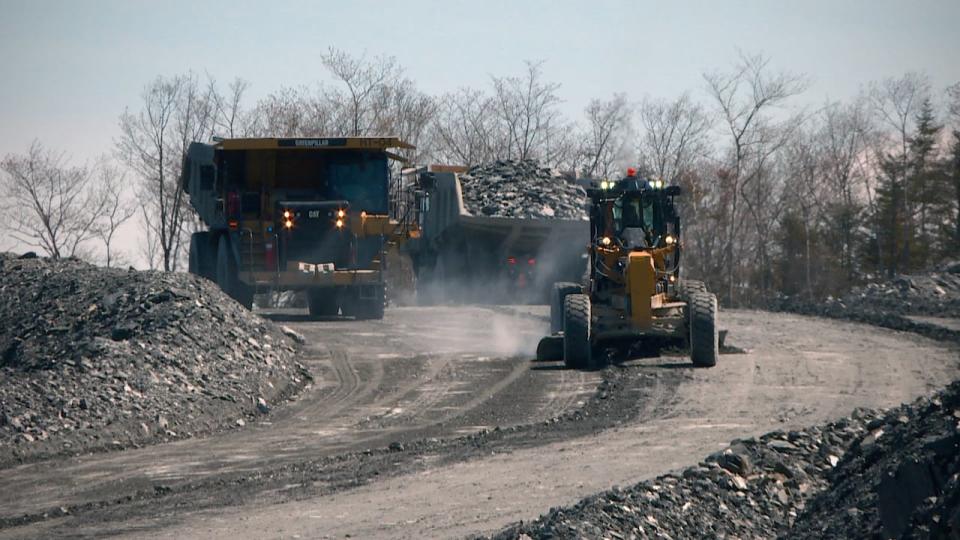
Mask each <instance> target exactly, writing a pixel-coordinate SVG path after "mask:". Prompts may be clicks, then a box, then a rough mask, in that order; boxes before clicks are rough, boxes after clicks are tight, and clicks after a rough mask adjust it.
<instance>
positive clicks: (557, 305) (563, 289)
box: [550, 281, 581, 334]
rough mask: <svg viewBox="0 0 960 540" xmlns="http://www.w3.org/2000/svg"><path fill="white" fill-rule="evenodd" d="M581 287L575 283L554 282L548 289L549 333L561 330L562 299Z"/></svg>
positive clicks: (576, 291)
mask: <svg viewBox="0 0 960 540" xmlns="http://www.w3.org/2000/svg"><path fill="white" fill-rule="evenodd" d="M580 291H581V287H580V286H579V285H577V284H576V283H569V282H565V281H564V282H560V283H554V284H553V288H552V289H551V290H550V333H551V334H554V333H557V332H559V331H561V330H563V300H564V299H565V298H566V297H567V295H570V294H575V293H579V292H580Z"/></svg>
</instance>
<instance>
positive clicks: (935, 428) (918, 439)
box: [786, 382, 960, 538]
mask: <svg viewBox="0 0 960 540" xmlns="http://www.w3.org/2000/svg"><path fill="white" fill-rule="evenodd" d="M867 431H868V432H867V434H866V435H865V436H863V437H861V438H859V439H857V440H856V441H855V442H854V444H853V445H852V446H851V447H850V449H849V450H848V451H847V452H846V454H845V455H844V457H843V459H842V460H841V461H840V463H839V464H838V465H837V467H836V468H835V469H834V470H832V471H831V472H830V474H829V475H828V478H829V481H830V489H829V490H826V491H824V492H822V493H820V494H819V495H817V496H816V497H814V498H813V499H812V500H811V501H810V503H809V504H808V505H807V509H806V511H805V512H804V513H803V514H801V516H800V518H799V519H798V520H797V522H796V524H795V525H794V527H793V529H792V530H791V531H790V534H789V535H786V536H789V537H790V538H957V537H960V382H955V383H953V384H952V385H950V386H949V387H947V388H946V389H945V390H944V391H942V392H940V393H938V394H937V395H935V396H933V397H929V398H923V399H920V400H917V401H916V402H914V403H912V404H910V405H903V406H900V407H898V408H895V409H892V410H890V411H888V412H886V413H885V414H884V415H883V416H882V417H880V418H877V419H875V420H873V421H871V422H870V423H869V424H867Z"/></svg>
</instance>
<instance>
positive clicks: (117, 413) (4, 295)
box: [0, 253, 309, 466]
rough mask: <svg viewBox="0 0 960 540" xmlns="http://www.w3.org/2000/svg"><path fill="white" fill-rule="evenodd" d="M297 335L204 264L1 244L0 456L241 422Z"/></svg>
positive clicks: (288, 371)
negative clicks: (161, 263) (45, 254)
mask: <svg viewBox="0 0 960 540" xmlns="http://www.w3.org/2000/svg"><path fill="white" fill-rule="evenodd" d="M294 346H295V343H294V338H293V337H292V336H285V335H284V331H282V330H281V329H278V328H277V327H275V326H274V325H273V324H272V323H269V322H267V321H264V320H263V319H261V318H260V317H257V316H256V315H254V314H253V313H251V312H249V311H247V310H245V309H244V308H242V307H241V306H240V305H239V304H237V303H236V302H234V301H233V300H231V299H230V298H229V297H227V296H225V295H224V294H223V293H222V292H221V291H220V289H219V288H218V287H217V286H216V285H214V284H213V283H210V282H209V281H206V280H204V279H201V278H198V277H196V276H192V275H189V274H181V273H161V272H138V271H135V270H132V269H131V270H119V269H105V268H100V267H96V266H92V265H90V264H87V263H84V262H81V261H78V260H74V259H66V260H48V259H44V258H36V257H25V256H24V257H17V256H15V255H12V254H8V253H3V254H0V466H5V465H9V464H11V463H16V462H19V461H24V460H31V459H38V458H43V457H48V456H53V455H62V454H76V453H82V452H88V451H98V450H109V449H114V448H124V447H129V446H137V445H143V444H149V443H153V442H158V441H162V440H170V439H178V438H183V437H190V436H194V435H198V434H204V433H209V432H213V431H217V430H221V429H226V428H231V427H238V426H242V425H244V424H245V423H246V422H248V421H250V420H251V419H253V418H255V417H256V416H257V415H259V414H266V413H267V412H269V410H270V407H271V406H272V405H274V404H276V403H278V402H280V401H282V400H285V399H286V398H287V397H289V396H290V395H292V394H293V393H294V392H296V391H297V390H298V389H299V388H301V387H302V386H303V385H304V384H305V383H306V381H307V380H308V378H309V374H308V373H307V372H306V371H305V370H304V368H303V367H302V366H300V365H299V364H298V363H297V362H296V361H295V360H294V354H293V353H294Z"/></svg>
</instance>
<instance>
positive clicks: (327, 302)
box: [307, 287, 340, 317]
mask: <svg viewBox="0 0 960 540" xmlns="http://www.w3.org/2000/svg"><path fill="white" fill-rule="evenodd" d="M338 296H339V295H338V294H337V290H336V289H334V288H332V287H325V288H323V289H310V290H308V291H307V306H308V308H309V309H310V315H311V316H313V317H336V316H337V314H338V313H339V312H340V303H339V301H338Z"/></svg>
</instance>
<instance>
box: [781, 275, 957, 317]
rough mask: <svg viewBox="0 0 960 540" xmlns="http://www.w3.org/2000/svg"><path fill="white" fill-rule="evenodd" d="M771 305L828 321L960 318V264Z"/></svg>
mask: <svg viewBox="0 0 960 540" xmlns="http://www.w3.org/2000/svg"><path fill="white" fill-rule="evenodd" d="M767 304H768V305H765V306H764V307H767V308H770V309H774V310H777V311H792V312H799V313H805V314H811V315H820V316H827V317H834V316H837V315H840V314H843V313H844V312H851V313H854V314H856V313H859V312H863V313H876V314H896V315H932V316H940V317H960V262H951V263H946V264H944V265H942V266H941V267H940V268H938V269H937V270H935V271H932V272H930V273H927V274H910V275H900V276H897V277H895V278H893V279H888V280H884V279H877V280H873V281H870V282H869V283H867V284H866V285H863V286H860V287H855V288H854V289H852V290H851V291H850V292H849V293H847V294H845V295H843V296H841V297H828V298H826V299H824V300H822V301H816V302H811V301H809V300H805V299H803V298H800V297H790V296H783V295H781V296H777V297H775V298H773V299H771V300H769V301H768V303H767ZM852 318H856V317H852Z"/></svg>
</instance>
